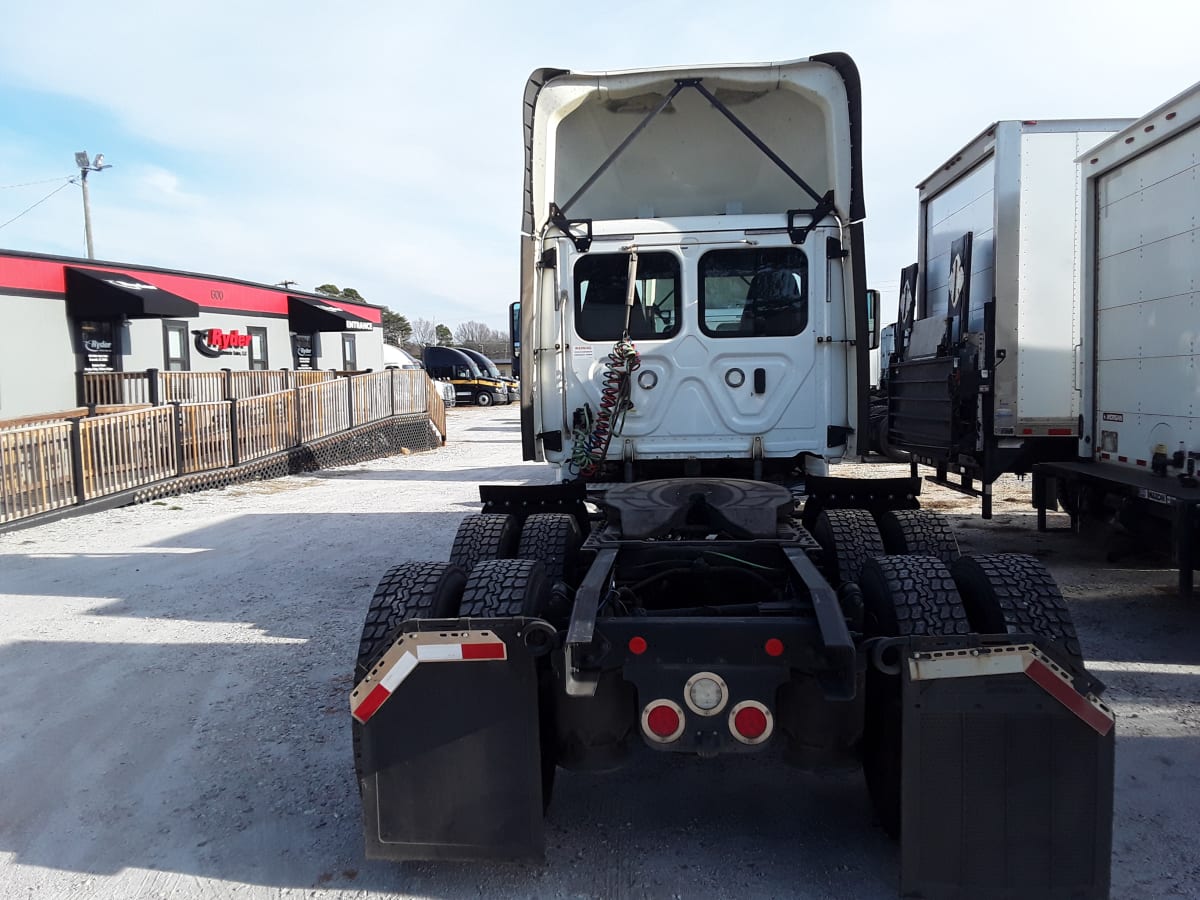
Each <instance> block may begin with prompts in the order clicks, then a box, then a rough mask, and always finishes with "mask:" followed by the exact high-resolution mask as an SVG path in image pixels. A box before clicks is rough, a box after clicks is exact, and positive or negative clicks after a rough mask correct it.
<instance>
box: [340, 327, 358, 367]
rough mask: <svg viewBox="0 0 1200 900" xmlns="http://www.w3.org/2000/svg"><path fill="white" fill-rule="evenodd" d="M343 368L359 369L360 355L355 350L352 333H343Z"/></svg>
mask: <svg viewBox="0 0 1200 900" xmlns="http://www.w3.org/2000/svg"><path fill="white" fill-rule="evenodd" d="M342 369H343V370H344V371H346V372H357V371H358V355H357V354H356V353H355V352H354V335H352V334H345V333H343V334H342Z"/></svg>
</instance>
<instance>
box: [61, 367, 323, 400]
mask: <svg viewBox="0 0 1200 900" xmlns="http://www.w3.org/2000/svg"><path fill="white" fill-rule="evenodd" d="M337 377H339V376H338V373H336V372H333V371H312V372H309V371H299V372H297V371H295V370H293V369H269V370H266V371H254V372H234V371H232V370H230V369H222V370H221V371H219V372H162V371H160V370H158V369H145V370H144V371H138V372H81V373H80V375H79V378H80V381H81V383H82V386H81V394H82V402H83V403H85V404H86V405H88V406H103V405H131V404H145V405H152V406H158V405H160V404H163V403H180V402H181V403H210V402H212V401H214V400H235V399H236V400H241V399H244V398H246V397H257V396H260V395H262V394H273V393H275V392H276V391H284V390H287V389H289V388H293V387H306V386H308V385H310V384H317V383H319V382H325V381H333V380H334V379H336V378H337Z"/></svg>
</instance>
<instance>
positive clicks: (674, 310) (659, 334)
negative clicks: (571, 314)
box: [575, 253, 679, 341]
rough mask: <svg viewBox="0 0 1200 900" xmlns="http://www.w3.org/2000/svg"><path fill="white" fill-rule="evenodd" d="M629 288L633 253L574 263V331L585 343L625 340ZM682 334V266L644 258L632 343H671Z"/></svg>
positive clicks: (667, 258) (668, 257)
mask: <svg viewBox="0 0 1200 900" xmlns="http://www.w3.org/2000/svg"><path fill="white" fill-rule="evenodd" d="M628 286H629V254H628V253H599V254H589V255H587V256H585V257H583V258H582V259H580V260H579V261H578V262H577V263H575V330H576V331H577V332H579V336H580V337H582V338H584V339H585V340H589V341H617V340H620V338H621V334H622V333H623V332H624V330H625V297H626V293H627V291H628ZM678 330H679V260H678V259H677V258H676V257H675V256H674V254H671V253H639V254H638V272H637V285H636V291H635V293H634V298H633V308H632V309H631V310H630V313H629V336H630V338H632V339H633V340H635V341H636V340H638V339H642V340H652V339H658V338H668V337H670V336H671V335H673V334H675V332H677V331H678Z"/></svg>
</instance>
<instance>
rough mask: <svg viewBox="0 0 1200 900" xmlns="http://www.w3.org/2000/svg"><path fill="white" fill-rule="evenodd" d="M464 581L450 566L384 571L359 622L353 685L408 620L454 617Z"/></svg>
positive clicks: (436, 564) (463, 575)
mask: <svg viewBox="0 0 1200 900" xmlns="http://www.w3.org/2000/svg"><path fill="white" fill-rule="evenodd" d="M466 581H467V573H466V572H464V571H463V570H462V569H461V568H460V567H458V566H456V565H454V564H453V563H443V562H405V563H400V565H398V566H393V567H392V568H390V569H388V570H387V572H385V573H384V576H383V578H382V579H381V580H380V582H379V587H377V588H376V589H375V595H374V596H373V597H372V598H371V606H370V608H369V609H368V610H367V619H366V622H364V623H363V630H362V638H361V639H360V640H359V642H358V659H357V660H356V661H355V664H354V681H355V683H356V684H357V683H358V682H360V681H362V680H363V679H364V678H366V677H367V673H368V672H370V671H371V669H372V668H373V667H374V665H375V663H376V662H378V661H379V657H381V656H383V654H384V653H385V652H386V651H387V649H388V648H389V647H391V646H392V643H393V642H394V641H395V640H396V635H397V633H398V632H399V631H400V626H401V625H403V624H404V623H405V622H407V621H408V620H409V619H453V618H455V617H457V616H458V604H459V598H460V597H461V596H462V592H463V586H464V585H465V584H466Z"/></svg>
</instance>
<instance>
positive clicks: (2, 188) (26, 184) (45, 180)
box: [0, 175, 75, 191]
mask: <svg viewBox="0 0 1200 900" xmlns="http://www.w3.org/2000/svg"><path fill="white" fill-rule="evenodd" d="M74 177H75V176H74V175H59V176H58V177H57V178H43V179H41V180H40V181H22V182H21V183H20V184H0V191H7V190H8V189H10V188H22V187H29V186H30V185H33V184H50V183H51V182H52V181H62V180H63V179H64V178H67V179H70V178H74Z"/></svg>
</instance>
